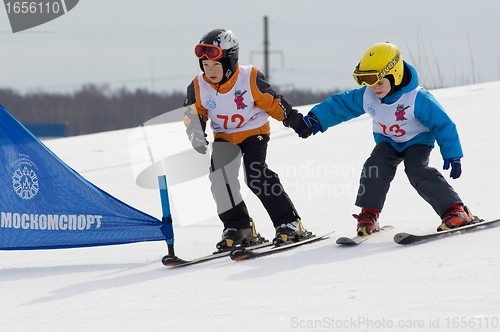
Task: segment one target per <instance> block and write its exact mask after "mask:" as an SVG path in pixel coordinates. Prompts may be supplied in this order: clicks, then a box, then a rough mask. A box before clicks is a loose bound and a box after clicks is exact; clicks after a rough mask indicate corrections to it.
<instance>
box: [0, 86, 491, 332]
mask: <svg viewBox="0 0 500 332" xmlns="http://www.w3.org/2000/svg"><path fill="white" fill-rule="evenodd" d="M432 92H433V94H434V95H435V96H436V98H437V99H438V100H439V101H440V102H441V104H442V105H443V106H444V107H445V109H446V110H447V112H448V113H449V114H450V116H451V117H452V118H453V119H454V121H455V122H456V124H457V126H458V129H459V133H460V135H461V140H462V144H463V148H464V153H465V158H464V159H463V160H462V161H463V174H462V177H461V178H459V179H457V180H450V183H451V185H452V186H453V187H454V188H455V189H456V191H457V192H458V193H459V194H460V195H461V197H462V199H463V200H464V201H465V202H466V204H467V205H468V206H469V207H470V208H471V210H472V211H473V212H474V213H475V214H477V215H479V216H480V217H482V218H484V219H492V218H498V217H500V212H499V211H498V200H499V194H498V190H497V185H498V184H499V180H498V169H497V168H498V165H499V164H500V157H499V154H498V152H499V148H498V146H499V143H500V139H499V135H498V133H497V131H498V123H499V121H500V104H499V103H498V96H499V95H500V82H494V83H484V84H478V85H472V86H464V87H458V88H450V89H442V90H434V91H432ZM310 107H311V106H304V107H301V108H300V110H301V111H302V112H303V113H306V112H307V111H308V110H309V109H310ZM164 126H165V127H164V132H165V137H164V138H165V145H166V146H168V145H169V144H172V143H171V142H175V144H180V145H182V144H185V143H186V141H187V140H186V138H185V133H184V129H183V126H182V124H181V123H174V124H166V125H164ZM272 126H273V135H272V139H271V143H270V147H269V156H268V164H269V165H270V167H271V169H273V170H275V171H277V172H278V173H279V175H280V178H281V179H282V182H283V184H284V186H285V188H286V189H287V192H288V194H289V195H290V196H291V198H292V200H293V201H294V204H295V205H296V208H297V210H298V211H299V213H300V215H301V217H302V219H303V222H304V225H305V226H306V228H308V229H310V230H312V231H314V232H315V233H318V234H321V233H325V232H327V231H330V230H335V233H334V234H333V236H332V237H331V238H330V239H329V240H326V241H322V242H320V243H317V244H314V245H310V246H304V247H301V248H300V249H297V250H293V251H290V252H286V253H283V254H280V255H274V256H271V257H267V258H261V259H257V260H251V261H246V262H232V261H231V260H230V259H229V258H225V259H220V260H216V261H213V262H210V263H206V264H201V265H196V266H191V267H188V268H183V269H167V268H165V267H163V266H162V265H161V263H160V260H161V257H162V256H163V255H164V254H165V253H166V246H165V243H161V242H153V243H139V244H129V245H119V246H110V247H98V248H82V249H61V250H47V251H13V252H9V251H3V252H0V262H1V263H0V321H1V324H0V331H8V332H13V331H23V332H24V331H51V332H54V331H92V330H93V331H120V332H123V331H159V330H163V331H196V330H203V331H220V330H236V331H483V330H484V331H493V330H498V328H500V298H499V296H498V294H499V293H500V285H499V283H498V275H499V273H500V267H499V265H498V259H499V256H500V241H498V238H499V236H500V228H493V229H490V230H484V231H477V232H472V233H469V234H466V235H457V236H453V237H450V238H447V239H443V240H439V241H435V242H431V243H427V244H422V245H414V246H409V247H403V246H399V245H397V244H395V243H394V242H393V240H392V237H393V236H394V234H395V233H396V232H397V231H411V232H428V231H432V230H434V229H435V228H436V227H437V226H438V225H439V217H437V216H436V215H435V214H434V212H433V210H432V209H431V207H430V206H428V205H427V204H426V203H425V202H424V201H423V200H422V199H421V198H420V197H419V196H418V195H417V194H416V192H415V191H414V190H413V188H412V187H411V186H410V184H409V182H408V180H407V179H406V177H405V174H404V172H403V168H402V167H400V169H399V170H398V174H397V176H396V179H395V180H394V182H393V184H392V186H391V190H390V192H389V196H388V200H387V203H386V206H385V208H384V211H383V213H382V214H381V218H380V222H381V224H382V225H385V224H390V225H393V226H395V228H396V229H395V231H392V232H388V233H385V234H382V235H380V236H379V237H377V238H375V239H373V241H369V242H366V243H364V244H362V245H360V246H358V247H355V248H344V247H339V246H338V245H336V244H335V239H336V238H337V237H339V236H343V235H354V231H355V226H356V224H355V220H354V219H353V218H352V217H351V214H352V213H357V212H358V211H359V209H358V208H357V207H355V206H354V199H355V194H356V190H357V184H358V177H359V174H360V170H361V165H362V164H363V162H364V160H365V159H366V158H367V157H368V155H369V153H370V152H371V150H372V148H373V146H374V143H373V138H372V134H371V120H370V118H369V117H368V116H363V117H361V118H358V119H356V120H352V121H350V122H348V123H344V124H342V125H339V126H337V127H334V128H330V129H329V130H328V131H327V132H326V133H324V134H318V135H316V136H314V137H311V138H309V139H307V140H303V139H300V138H298V137H296V135H295V134H294V133H293V131H292V130H290V129H288V128H284V127H282V125H281V124H280V123H278V122H276V121H273V122H272ZM131 132H132V130H121V131H115V132H107V133H100V134H94V135H87V136H79V137H71V138H64V139H56V140H49V141H46V142H45V143H46V145H47V146H48V147H49V148H50V149H52V151H54V152H55V153H56V154H57V155H58V156H59V157H60V158H61V159H63V160H64V161H65V162H66V163H67V164H69V165H70V166H71V167H73V168H74V169H75V170H77V171H78V172H79V173H80V174H82V175H83V176H84V177H86V178H87V179H88V180H90V181H91V182H93V183H94V184H96V185H97V186H99V187H100V188H102V189H104V190H105V191H107V192H109V193H110V194H112V195H114V196H115V197H117V198H119V199H121V200H123V201H125V202H126V203H128V204H130V205H132V206H134V207H136V208H138V209H140V210H142V211H144V212H147V213H150V214H152V215H155V216H158V217H160V216H161V207H160V199H159V193H158V191H157V190H154V189H143V188H140V187H138V186H137V185H136V184H135V178H134V173H133V172H132V168H131V165H130V161H129V160H130V159H129V152H128V139H129V136H130V134H131ZM187 144H189V143H187ZM431 157H432V158H431V164H432V165H433V166H434V167H436V168H438V169H441V168H442V159H441V156H440V153H439V149H438V148H436V149H435V151H434V152H433V153H432V155H431ZM186 167H189V165H186ZM192 167H194V166H192ZM445 175H446V177H447V178H448V172H446V171H445ZM198 181H203V180H202V178H199V180H198ZM174 187H175V186H174ZM179 188H180V187H179ZM171 189H172V190H171V196H172V197H171V199H172V201H173V202H174V203H173V205H174V210H175V211H174V212H175V213H174V217H176V218H177V219H178V218H180V216H181V215H182V212H181V211H180V210H185V209H193V210H196V209H198V210H200V209H202V210H206V216H207V218H206V219H205V220H203V221H202V222H198V223H190V224H189V225H186V226H183V225H182V222H181V221H179V220H176V225H175V235H176V251H177V254H178V255H179V256H181V257H183V258H194V257H197V256H200V255H204V254H207V253H209V252H211V251H212V250H213V249H214V244H215V243H216V242H217V241H218V239H219V237H220V233H221V231H222V227H221V223H220V222H219V221H218V219H217V218H216V217H215V214H214V210H215V207H214V206H213V202H212V201H211V199H208V200H206V201H204V202H200V201H196V200H192V201H191V202H190V204H188V205H183V203H182V202H178V199H177V203H176V197H174V196H182V195H184V196H187V197H189V195H190V193H189V192H188V193H181V192H180V190H177V194H176V189H175V188H171ZM205 189H206V190H208V188H205ZM200 190H202V188H200ZM184 203H185V202H184ZM247 205H248V207H249V209H250V211H251V214H252V216H253V218H254V219H255V220H256V223H257V229H258V231H259V232H260V233H261V234H262V235H263V236H265V237H269V238H270V237H272V236H273V227H272V224H271V221H270V220H269V218H268V216H267V215H266V213H265V211H264V209H263V208H262V207H261V206H260V203H259V202H258V201H257V199H256V198H255V197H253V196H251V195H248V196H247Z"/></svg>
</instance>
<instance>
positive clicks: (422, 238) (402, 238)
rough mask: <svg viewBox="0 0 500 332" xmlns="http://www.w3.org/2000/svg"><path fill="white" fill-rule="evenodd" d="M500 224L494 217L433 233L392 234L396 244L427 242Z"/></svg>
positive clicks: (499, 220)
mask: <svg viewBox="0 0 500 332" xmlns="http://www.w3.org/2000/svg"><path fill="white" fill-rule="evenodd" d="M498 225H500V219H494V220H490V221H484V220H482V219H480V220H479V221H477V222H475V223H474V224H471V225H467V226H462V227H459V228H456V229H450V230H447V231H441V232H435V233H429V234H423V235H416V234H410V233H398V234H396V235H394V242H396V243H398V244H413V243H419V242H427V241H432V240H437V239H440V238H443V237H447V236H449V235H452V234H459V233H464V232H469V231H472V230H477V229H484V228H487V227H494V226H498Z"/></svg>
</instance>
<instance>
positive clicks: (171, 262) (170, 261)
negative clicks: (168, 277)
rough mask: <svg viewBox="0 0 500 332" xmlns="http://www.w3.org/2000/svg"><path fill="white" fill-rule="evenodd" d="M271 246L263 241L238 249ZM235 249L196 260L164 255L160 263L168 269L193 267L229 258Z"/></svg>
mask: <svg viewBox="0 0 500 332" xmlns="http://www.w3.org/2000/svg"><path fill="white" fill-rule="evenodd" d="M272 245H273V244H272V243H271V242H269V241H268V240H264V242H263V243H259V244H255V245H253V246H248V247H244V246H242V247H240V248H248V249H257V248H264V247H269V246H272ZM236 249H238V247H237V248H235V249H229V250H225V251H220V252H219V251H216V252H214V253H212V254H210V255H206V256H202V257H198V258H195V259H192V260H184V259H181V258H179V257H177V256H175V255H166V256H164V257H163V258H162V260H161V262H162V263H163V265H165V266H168V267H182V266H188V265H194V264H199V263H204V262H207V261H211V260H214V259H217V258H222V257H226V256H229V254H230V253H231V250H236Z"/></svg>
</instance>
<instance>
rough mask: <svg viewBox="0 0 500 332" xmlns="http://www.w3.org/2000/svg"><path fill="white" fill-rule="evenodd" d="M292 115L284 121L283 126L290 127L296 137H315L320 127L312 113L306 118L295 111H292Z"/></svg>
mask: <svg viewBox="0 0 500 332" xmlns="http://www.w3.org/2000/svg"><path fill="white" fill-rule="evenodd" d="M293 111H294V113H292V114H291V115H290V116H289V117H288V118H287V119H286V120H285V121H284V123H285V126H287V127H292V128H293V129H294V130H295V132H296V133H297V135H299V137H302V138H308V137H309V136H311V134H312V135H316V134H317V133H318V132H319V131H320V130H321V126H320V124H319V121H318V119H317V118H316V116H315V115H314V114H312V113H309V114H308V115H306V116H303V115H302V114H300V113H299V112H298V111H297V110H295V109H294V110H293Z"/></svg>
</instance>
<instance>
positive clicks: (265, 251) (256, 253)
mask: <svg viewBox="0 0 500 332" xmlns="http://www.w3.org/2000/svg"><path fill="white" fill-rule="evenodd" d="M332 233H333V231H332V232H329V233H326V234H323V235H321V236H316V235H314V234H312V233H311V234H310V235H308V236H306V237H305V238H303V239H301V240H299V241H298V242H287V243H284V244H281V245H279V246H268V247H266V248H237V249H233V250H232V251H231V254H230V255H229V257H231V259H232V260H233V261H241V260H246V259H251V258H257V257H263V256H269V255H273V254H277V253H280V252H283V251H286V250H290V249H293V248H297V247H299V246H302V245H305V244H309V243H314V242H318V241H321V240H325V239H327V238H328V237H329V235H330V234H332Z"/></svg>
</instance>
